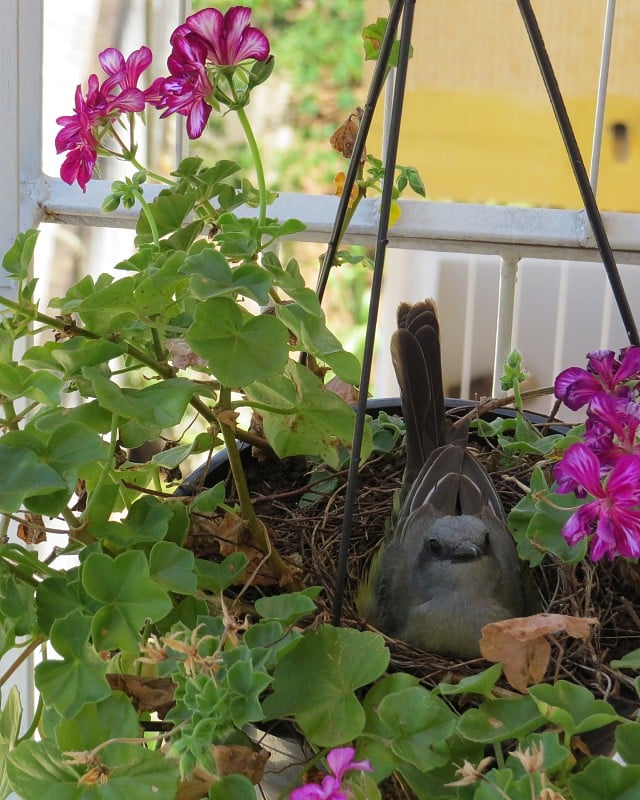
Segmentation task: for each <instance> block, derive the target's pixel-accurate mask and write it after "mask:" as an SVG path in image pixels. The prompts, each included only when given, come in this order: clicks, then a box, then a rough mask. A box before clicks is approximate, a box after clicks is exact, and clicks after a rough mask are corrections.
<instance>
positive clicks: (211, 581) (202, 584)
mask: <svg viewBox="0 0 640 800" xmlns="http://www.w3.org/2000/svg"><path fill="white" fill-rule="evenodd" d="M248 563H249V559H248V558H247V556H246V555H245V554H244V553H242V552H240V551H238V552H236V553H232V554H231V555H230V556H227V557H226V558H225V560H224V561H222V562H221V563H220V564H218V563H216V562H214V561H205V560H204V559H202V558H198V559H196V576H197V578H198V588H200V589H206V590H208V591H210V592H213V593H214V594H220V593H221V592H224V590H225V589H227V588H228V587H229V586H233V584H234V583H237V582H238V581H239V580H240V579H241V577H242V575H243V573H244V571H245V568H246V566H247V564H248Z"/></svg>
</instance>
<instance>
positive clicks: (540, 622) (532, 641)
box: [480, 614, 598, 692]
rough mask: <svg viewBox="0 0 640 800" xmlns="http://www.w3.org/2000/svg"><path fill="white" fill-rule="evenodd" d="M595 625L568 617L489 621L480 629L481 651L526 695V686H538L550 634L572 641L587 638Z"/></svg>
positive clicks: (547, 655)
mask: <svg viewBox="0 0 640 800" xmlns="http://www.w3.org/2000/svg"><path fill="white" fill-rule="evenodd" d="M597 624H598V620H597V619H595V618H594V617H572V616H569V615H567V614H534V615H533V616H531V617H516V618H515V619H505V620H502V621H501V622H492V623H490V624H489V625H485V626H484V628H483V629H482V638H481V639H480V652H481V653H482V656H483V658H486V659H487V660H488V661H501V662H502V666H503V669H504V675H505V678H506V679H507V680H508V681H509V683H510V684H511V686H513V688H514V689H517V690H518V691H520V692H526V690H527V687H528V686H531V685H532V684H534V683H540V681H541V680H542V679H543V678H544V675H545V673H546V671H547V667H548V666H549V659H550V658H551V644H550V642H549V640H548V639H547V636H548V635H549V634H552V633H566V634H567V636H571V637H573V638H574V639H587V638H588V637H589V634H590V633H591V627H592V626H593V625H597Z"/></svg>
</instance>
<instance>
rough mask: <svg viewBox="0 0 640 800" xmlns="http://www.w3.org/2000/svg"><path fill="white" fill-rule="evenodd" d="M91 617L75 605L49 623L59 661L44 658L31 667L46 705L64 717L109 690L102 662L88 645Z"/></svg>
mask: <svg viewBox="0 0 640 800" xmlns="http://www.w3.org/2000/svg"><path fill="white" fill-rule="evenodd" d="M90 627H91V620H90V618H89V617H86V616H85V615H84V614H83V613H82V612H81V611H80V610H79V609H75V610H74V611H72V612H71V613H70V614H68V615H67V616H66V617H64V618H63V619H58V620H56V621H55V622H54V623H53V625H52V626H51V633H50V639H51V644H52V646H53V648H54V649H55V651H56V652H57V653H58V654H59V655H60V656H61V657H62V661H44V662H42V663H41V664H38V666H37V667H36V670H35V680H36V686H37V687H38V689H39V691H40V692H41V694H42V698H43V700H44V701H45V703H46V704H47V705H51V706H53V707H54V708H55V709H56V711H58V712H59V713H60V714H62V716H64V717H73V716H75V715H76V714H77V713H78V712H79V711H80V709H81V708H82V707H83V706H84V705H85V704H86V703H96V702H98V701H100V700H104V698H105V697H107V695H109V694H110V693H111V688H110V687H109V684H108V683H107V680H106V678H105V673H106V664H105V662H104V661H103V660H102V659H101V658H100V656H99V655H98V654H97V653H96V651H95V650H94V648H93V647H91V645H89V631H90Z"/></svg>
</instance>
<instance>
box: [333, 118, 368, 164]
mask: <svg viewBox="0 0 640 800" xmlns="http://www.w3.org/2000/svg"><path fill="white" fill-rule="evenodd" d="M363 113H364V112H363V110H362V109H361V108H356V110H355V111H354V112H353V114H349V116H348V117H347V118H346V120H345V121H344V122H343V123H342V125H340V127H339V128H337V130H335V131H334V132H333V133H332V135H331V138H330V139H329V142H330V144H331V147H333V149H334V150H337V151H338V152H339V153H342V155H343V156H344V157H345V158H351V156H352V154H353V147H354V145H355V143H356V137H357V135H358V129H359V128H360V120H361V119H362V115H363ZM363 155H364V154H363Z"/></svg>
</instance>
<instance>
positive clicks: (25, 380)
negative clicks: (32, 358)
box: [0, 363, 63, 406]
mask: <svg viewBox="0 0 640 800" xmlns="http://www.w3.org/2000/svg"><path fill="white" fill-rule="evenodd" d="M62 387H63V382H62V380H61V379H60V378H59V377H58V376H57V375H54V374H52V373H51V372H49V371H48V370H43V369H36V370H32V369H30V368H29V367H26V366H24V364H10V363H4V364H2V363H0V394H3V395H5V396H6V397H8V398H9V399H11V400H15V399H16V398H19V397H27V398H29V399H30V400H35V401H36V402H37V403H42V404H43V405H50V406H59V405H60V391H61V389H62Z"/></svg>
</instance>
